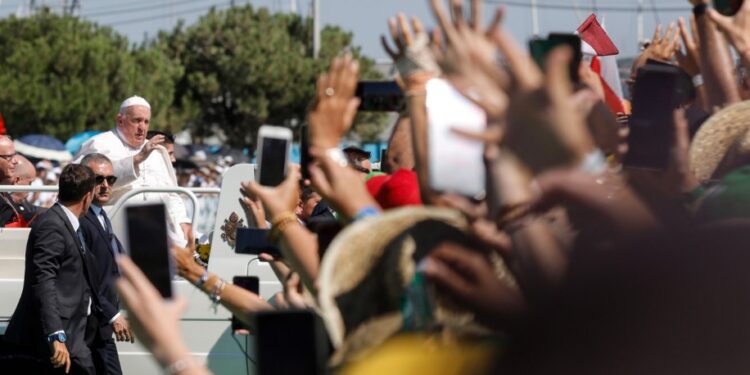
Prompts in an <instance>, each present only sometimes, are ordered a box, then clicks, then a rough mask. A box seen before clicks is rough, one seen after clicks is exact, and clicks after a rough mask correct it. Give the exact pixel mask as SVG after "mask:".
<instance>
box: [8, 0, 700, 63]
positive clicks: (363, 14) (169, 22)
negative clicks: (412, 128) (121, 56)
mask: <svg viewBox="0 0 750 375" xmlns="http://www.w3.org/2000/svg"><path fill="white" fill-rule="evenodd" d="M30 1H35V2H36V4H46V5H48V6H50V7H53V8H57V9H59V8H61V6H62V4H63V3H64V2H66V0H0V16H1V17H5V16H7V15H9V14H14V13H16V12H18V11H19V10H21V11H23V9H25V5H26V4H28V3H29V2H30ZM72 1H73V0H67V3H68V4H70V3H71V2H72ZM79 1H80V3H81V15H82V16H83V17H85V18H88V19H90V20H92V21H96V22H99V23H101V24H106V25H111V26H112V27H114V28H115V29H116V30H117V31H118V32H120V33H122V34H124V35H126V36H127V37H128V38H129V39H130V40H131V41H132V42H140V41H142V40H143V38H144V37H147V36H153V35H155V34H156V33H157V32H158V31H159V30H160V29H170V28H172V27H173V26H174V25H175V24H176V23H177V21H178V20H179V19H181V18H182V19H184V20H185V21H186V22H187V23H188V24H190V23H193V22H195V21H196V20H197V19H198V17H199V16H200V15H201V14H204V13H205V12H206V11H207V10H208V9H209V8H210V7H211V6H216V7H217V8H218V9H226V8H227V7H229V6H230V5H231V3H232V1H231V0H131V1H127V2H125V1H121V0H96V1H92V0H79ZM291 1H292V0H254V1H247V0H235V1H234V3H235V4H237V5H241V4H244V3H246V2H250V3H252V4H253V5H254V6H257V7H262V6H265V7H268V8H270V9H271V10H273V11H284V12H288V11H289V10H290V7H291ZM320 2H321V12H320V13H321V19H322V22H323V23H324V24H336V25H339V26H341V27H342V28H344V29H345V30H349V31H352V32H354V35H355V39H354V41H355V44H357V45H359V46H362V47H363V50H364V52H365V54H366V55H368V56H370V57H374V58H378V59H381V58H385V53H384V52H383V51H382V50H381V48H380V43H379V39H378V37H379V35H380V34H381V33H383V32H384V31H385V30H386V20H387V18H388V17H390V16H392V15H394V14H395V13H397V12H399V11H403V12H405V13H406V14H407V15H414V16H418V17H420V18H421V19H422V20H423V22H424V23H425V24H426V25H428V26H430V25H434V22H433V19H432V15H431V13H430V10H429V7H428V1H427V0H320ZM529 2H530V0H507V1H504V0H486V1H485V3H484V7H485V15H486V16H487V17H488V18H489V17H490V14H491V12H490V9H491V8H494V7H495V6H497V5H498V3H505V4H506V10H507V12H506V14H507V15H506V22H505V24H506V27H507V28H509V29H510V30H511V32H512V33H513V34H514V35H515V36H516V38H517V39H518V40H519V42H521V43H525V40H526V39H528V38H529V37H530V36H531V35H532V26H531V25H532V23H531V12H530V9H529V8H528V6H525V5H526V4H528V3H529ZM642 2H643V6H644V8H645V9H646V10H645V12H644V29H645V34H646V36H649V37H650V35H651V33H652V32H653V30H654V26H655V24H656V19H657V17H658V19H660V20H661V22H662V23H664V24H666V23H668V22H669V21H672V20H676V19H677V17H679V16H685V17H686V16H688V15H689V14H690V6H689V5H688V1H687V0H642ZM296 3H297V11H298V12H301V13H303V14H308V13H309V3H310V1H308V0H298V1H297V2H296ZM509 3H510V4H509ZM538 3H539V4H540V8H542V9H540V10H539V21H540V31H541V33H542V34H546V33H548V32H550V31H572V30H575V28H576V27H577V26H578V25H579V24H580V23H581V22H582V21H583V20H584V19H585V18H586V17H587V16H588V15H589V14H590V13H591V10H592V9H593V7H594V6H596V7H598V8H599V9H601V11H600V12H599V15H600V17H604V18H605V20H606V21H605V22H606V26H607V30H608V32H609V33H610V35H611V36H612V39H613V40H614V42H615V44H617V46H618V47H619V48H620V51H621V56H631V55H633V54H634V53H635V52H636V48H637V22H636V13H635V12H629V11H623V10H622V9H623V8H629V9H635V8H636V7H637V5H638V0H538ZM654 5H655V6H656V7H658V8H661V9H662V10H661V11H659V12H658V15H657V14H655V13H654V12H653V11H651V7H652V6H654ZM558 7H570V8H574V9H559V8H558Z"/></svg>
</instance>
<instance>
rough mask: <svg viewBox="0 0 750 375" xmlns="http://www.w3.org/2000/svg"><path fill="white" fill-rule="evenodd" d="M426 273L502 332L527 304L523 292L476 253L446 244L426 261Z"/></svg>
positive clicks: (486, 258) (439, 247)
mask: <svg viewBox="0 0 750 375" xmlns="http://www.w3.org/2000/svg"><path fill="white" fill-rule="evenodd" d="M422 267H423V272H424V274H425V276H427V278H428V279H429V280H430V281H432V282H433V283H435V285H436V286H437V288H438V289H439V290H441V291H442V292H444V293H446V294H447V295H449V296H451V297H452V299H454V300H455V301H456V302H458V303H461V304H463V305H464V306H465V307H466V308H468V309H470V310H471V311H473V312H474V313H475V314H476V317H477V320H479V321H480V322H482V323H483V324H485V325H487V326H489V327H492V328H498V329H501V328H502V327H503V323H504V322H505V321H506V320H508V319H511V318H513V317H515V316H517V315H519V314H520V313H522V312H523V311H524V310H525V308H526V304H525V301H524V299H523V297H522V296H521V292H520V291H519V289H518V288H517V287H515V286H513V285H512V284H511V283H509V282H508V281H507V280H503V279H500V278H499V277H498V276H497V274H496V273H495V268H494V265H493V264H492V263H491V262H490V260H489V258H488V257H487V256H486V255H485V254H482V253H480V252H479V251H476V250H471V249H467V248H465V247H462V246H460V245H457V244H453V243H443V244H441V245H439V246H438V247H437V248H436V249H434V250H433V251H432V252H431V253H430V255H429V256H428V257H427V258H426V259H425V261H424V264H423V266H422Z"/></svg>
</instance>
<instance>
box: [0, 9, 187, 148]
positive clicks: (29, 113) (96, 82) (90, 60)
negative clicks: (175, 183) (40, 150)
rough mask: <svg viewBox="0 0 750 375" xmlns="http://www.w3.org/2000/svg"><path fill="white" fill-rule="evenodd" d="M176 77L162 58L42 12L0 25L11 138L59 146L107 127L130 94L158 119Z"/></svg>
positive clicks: (0, 72)
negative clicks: (54, 140)
mask: <svg viewBox="0 0 750 375" xmlns="http://www.w3.org/2000/svg"><path fill="white" fill-rule="evenodd" d="M181 74H182V71H181V68H180V67H179V66H176V65H173V64H172V62H171V61H170V60H169V59H167V58H166V57H165V56H164V55H163V54H160V53H157V52H156V51H153V50H151V49H149V48H146V47H145V46H143V47H141V48H131V47H130V46H129V44H128V40H127V39H126V38H125V37H123V36H121V35H119V34H117V33H115V32H113V31H112V30H111V29H110V28H108V27H100V26H97V25H96V24H93V23H91V22H88V21H83V20H80V19H78V18H75V17H70V16H60V15H57V14H54V13H52V12H50V11H48V10H43V11H41V12H39V13H38V14H36V15H35V16H33V17H30V18H16V17H9V18H6V19H2V20H0V88H2V89H0V112H2V113H3V116H4V117H5V119H6V123H7V127H8V131H9V132H10V133H11V134H13V135H22V134H28V133H46V134H50V135H52V136H55V137H58V138H60V139H63V140H64V139H67V138H68V137H69V136H71V135H72V134H75V133H77V132H80V131H83V130H88V129H107V128H111V127H112V124H113V121H114V115H115V114H116V113H117V108H118V105H119V103H120V102H121V101H122V100H123V99H124V98H125V97H127V96H130V95H132V94H135V93H137V94H139V95H142V96H145V97H148V98H149V100H150V101H151V102H152V103H153V105H154V108H155V112H154V117H155V118H156V119H159V118H162V117H164V115H165V114H166V112H167V111H166V109H167V108H168V107H169V106H170V105H171V102H172V93H173V87H174V81H175V80H176V79H177V78H178V77H179V76H180V75H181Z"/></svg>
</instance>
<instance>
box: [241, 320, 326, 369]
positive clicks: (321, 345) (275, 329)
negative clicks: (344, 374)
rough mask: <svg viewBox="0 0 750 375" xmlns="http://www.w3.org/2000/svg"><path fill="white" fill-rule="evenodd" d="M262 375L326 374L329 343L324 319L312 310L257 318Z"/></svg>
mask: <svg viewBox="0 0 750 375" xmlns="http://www.w3.org/2000/svg"><path fill="white" fill-rule="evenodd" d="M255 343H256V344H255V350H256V358H257V361H258V374H259V375H277V374H278V375H282V374H283V375H286V374H312V375H322V374H324V373H325V364H326V360H327V359H328V353H329V347H330V345H329V343H328V337H327V336H326V334H325V329H324V327H323V323H322V321H321V320H320V318H319V317H318V316H317V315H315V313H313V312H311V311H308V310H298V311H273V312H261V313H258V314H256V336H255Z"/></svg>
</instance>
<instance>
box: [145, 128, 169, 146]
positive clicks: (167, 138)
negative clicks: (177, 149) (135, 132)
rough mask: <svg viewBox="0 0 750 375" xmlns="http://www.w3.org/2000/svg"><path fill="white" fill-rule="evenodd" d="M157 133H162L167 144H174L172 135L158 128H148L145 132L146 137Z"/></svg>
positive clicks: (151, 136) (149, 137)
mask: <svg viewBox="0 0 750 375" xmlns="http://www.w3.org/2000/svg"><path fill="white" fill-rule="evenodd" d="M157 135H163V136H164V139H165V140H166V141H167V144H168V145H171V144H174V136H173V135H172V133H168V132H163V131H160V130H149V131H148V132H146V139H151V138H153V137H155V136H157Z"/></svg>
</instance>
